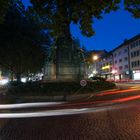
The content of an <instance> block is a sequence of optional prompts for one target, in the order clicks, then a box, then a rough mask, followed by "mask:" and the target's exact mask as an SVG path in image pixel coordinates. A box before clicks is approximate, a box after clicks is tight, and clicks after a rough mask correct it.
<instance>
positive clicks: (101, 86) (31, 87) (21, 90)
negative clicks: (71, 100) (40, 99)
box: [7, 81, 115, 96]
mask: <svg viewBox="0 0 140 140" xmlns="http://www.w3.org/2000/svg"><path fill="white" fill-rule="evenodd" d="M112 88H115V84H114V83H111V82H107V81H96V82H92V81H87V85H86V86H85V87H81V85H80V82H76V81H75V82H49V83H40V82H31V83H26V84H20V85H19V86H15V87H12V88H10V89H9V91H8V93H7V94H9V95H13V96H34V95H35V96H46V95H47V96H53V95H69V94H75V93H77V91H79V94H82V93H89V92H96V91H101V90H106V89H112Z"/></svg>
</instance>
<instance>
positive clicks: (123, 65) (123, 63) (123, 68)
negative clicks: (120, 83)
mask: <svg viewBox="0 0 140 140" xmlns="http://www.w3.org/2000/svg"><path fill="white" fill-rule="evenodd" d="M128 46H129V45H128V44H127V42H124V43H123V44H121V45H120V46H119V47H117V48H116V49H114V50H113V69H112V74H113V75H114V80H122V79H123V80H127V79H129V78H130V76H129V74H130V64H129V49H128Z"/></svg>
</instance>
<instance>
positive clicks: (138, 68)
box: [129, 35, 140, 80]
mask: <svg viewBox="0 0 140 140" xmlns="http://www.w3.org/2000/svg"><path fill="white" fill-rule="evenodd" d="M129 58H130V72H131V78H132V79H134V80H140V35H138V36H136V37H134V38H132V39H131V41H130V43H129Z"/></svg>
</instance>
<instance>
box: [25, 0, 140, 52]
mask: <svg viewBox="0 0 140 140" xmlns="http://www.w3.org/2000/svg"><path fill="white" fill-rule="evenodd" d="M23 1H24V4H25V5H28V4H29V0H23ZM93 28H94V30H95V32H96V35H94V36H93V37H90V38H87V37H84V36H82V35H81V33H80V30H79V28H78V26H77V25H72V26H71V33H72V34H73V36H74V37H76V38H78V39H79V40H80V43H81V45H84V46H85V47H86V48H87V49H88V50H92V49H97V50H100V49H106V50H107V51H110V50H112V49H113V48H115V47H117V46H118V45H120V44H121V43H122V42H123V40H124V39H130V38H131V37H133V36H135V35H137V34H140V19H134V18H133V17H132V16H131V14H130V13H128V12H127V11H124V10H123V8H121V9H119V10H118V11H117V12H111V13H110V14H106V15H104V16H103V19H101V20H95V21H94V24H93Z"/></svg>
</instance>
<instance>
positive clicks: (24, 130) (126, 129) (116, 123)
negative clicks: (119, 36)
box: [0, 85, 140, 140]
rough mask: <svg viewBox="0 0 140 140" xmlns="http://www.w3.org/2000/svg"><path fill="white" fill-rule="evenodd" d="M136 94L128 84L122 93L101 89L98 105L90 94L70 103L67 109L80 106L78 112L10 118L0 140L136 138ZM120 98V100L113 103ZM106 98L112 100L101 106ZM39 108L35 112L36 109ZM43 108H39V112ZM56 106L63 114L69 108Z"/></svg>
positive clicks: (139, 123)
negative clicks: (85, 100)
mask: <svg viewBox="0 0 140 140" xmlns="http://www.w3.org/2000/svg"><path fill="white" fill-rule="evenodd" d="M138 94H140V89H139V86H138V85H137V86H134V85H132V86H129V89H124V90H123V92H122V90H121V91H120V92H119V91H115V92H103V93H102V94H101V97H96V98H98V101H101V100H100V99H102V103H101V105H99V104H95V105H94V104H91V102H93V97H91V98H90V101H89V102H84V103H78V105H77V107H76V103H72V107H71V109H73V110H74V109H77V108H78V109H79V108H80V109H81V111H83V112H82V113H79V114H76V113H72V114H71V115H70V114H69V115H64V114H61V115H57V114H56V115H51V116H47V115H46V116H44V117H33V118H28V117H24V118H12V119H10V121H9V122H8V123H7V125H6V126H5V127H4V128H2V129H1V130H0V140H140V100H139V98H140V97H139V95H138ZM127 95H128V96H127ZM133 97H135V98H133ZM136 97H137V98H136ZM108 98H109V99H108ZM130 98H131V99H130ZM132 98H133V99H132ZM103 99H104V100H103ZM120 99H121V102H117V101H118V100H119V101H120ZM126 99H130V100H126ZM108 100H109V101H110V102H111V101H112V102H111V104H108V105H104V104H103V102H104V101H105V103H106V101H108ZM114 100H115V101H114ZM94 102H95V101H94ZM114 102H115V104H114ZM58 106H59V105H58ZM80 106H81V107H80ZM40 108H41V107H39V108H38V109H37V110H35V111H40V110H39V109H40ZM42 109H43V110H42ZM46 109H47V108H46V107H45V108H44V107H43V108H41V111H46ZM59 109H60V110H58V109H57V111H58V112H60V111H61V112H64V113H65V110H67V109H70V104H68V105H67V107H66V108H65V107H62V106H61V107H60V108H59ZM78 109H77V110H78ZM82 109H83V110H82ZM23 110H24V109H23ZM23 110H22V111H23ZM54 110H56V108H53V111H54ZM87 110H90V111H89V112H86V111H87ZM14 111H15V112H18V111H19V110H14ZM24 111H25V110H24ZM48 111H50V110H48ZM20 113H21V112H20ZM22 113H23V112H22ZM27 113H29V112H27Z"/></svg>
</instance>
